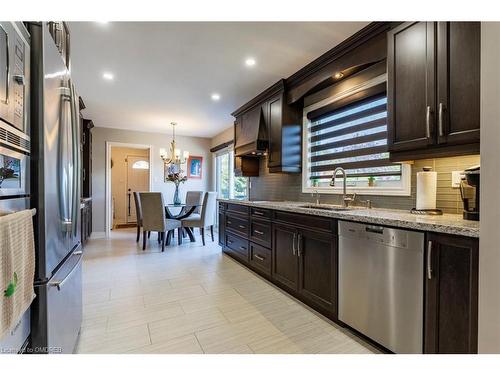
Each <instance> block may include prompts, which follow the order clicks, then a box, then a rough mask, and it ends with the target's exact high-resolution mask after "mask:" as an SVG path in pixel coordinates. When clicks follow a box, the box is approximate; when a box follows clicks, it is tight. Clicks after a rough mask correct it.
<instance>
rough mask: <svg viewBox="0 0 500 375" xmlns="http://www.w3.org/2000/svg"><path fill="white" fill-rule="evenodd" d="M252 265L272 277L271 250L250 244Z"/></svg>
mask: <svg viewBox="0 0 500 375" xmlns="http://www.w3.org/2000/svg"><path fill="white" fill-rule="evenodd" d="M250 265H252V266H254V267H255V268H256V269H258V270H260V271H262V272H264V273H266V274H267V275H271V250H269V249H266V248H265V247H262V246H260V245H257V244H254V243H250Z"/></svg>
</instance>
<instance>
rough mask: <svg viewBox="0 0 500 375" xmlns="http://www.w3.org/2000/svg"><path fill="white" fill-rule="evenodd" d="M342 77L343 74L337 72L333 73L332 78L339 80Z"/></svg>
mask: <svg viewBox="0 0 500 375" xmlns="http://www.w3.org/2000/svg"><path fill="white" fill-rule="evenodd" d="M343 76H344V73H342V72H337V73H335V75H334V76H333V77H334V78H335V79H341V78H342V77H343Z"/></svg>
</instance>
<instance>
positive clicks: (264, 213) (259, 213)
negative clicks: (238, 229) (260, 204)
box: [250, 207, 272, 219]
mask: <svg viewBox="0 0 500 375" xmlns="http://www.w3.org/2000/svg"><path fill="white" fill-rule="evenodd" d="M250 215H252V217H255V218H260V219H271V215H272V211H271V210H267V209H265V208H257V207H252V208H250Z"/></svg>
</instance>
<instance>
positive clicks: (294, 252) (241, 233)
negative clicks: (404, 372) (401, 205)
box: [219, 207, 479, 353]
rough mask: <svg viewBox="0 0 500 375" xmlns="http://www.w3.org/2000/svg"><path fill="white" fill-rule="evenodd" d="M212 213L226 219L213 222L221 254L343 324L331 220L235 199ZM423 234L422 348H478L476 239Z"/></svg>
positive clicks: (460, 350)
mask: <svg viewBox="0 0 500 375" xmlns="http://www.w3.org/2000/svg"><path fill="white" fill-rule="evenodd" d="M219 215H222V217H221V216H219V222H220V223H224V217H225V221H226V223H227V218H228V216H229V219H230V221H232V223H231V226H230V227H228V226H227V225H226V226H225V227H224V225H223V226H222V227H220V228H219V230H220V231H221V233H220V236H221V237H220V238H221V240H222V244H223V245H222V246H223V251H224V252H225V253H226V254H228V255H230V256H231V257H232V258H234V259H235V260H237V261H239V262H240V263H242V264H244V265H246V266H248V267H249V268H251V269H252V270H254V271H255V272H257V273H259V274H260V275H261V276H263V277H265V278H266V279H268V280H269V281H271V282H272V283H274V284H276V285H277V286H278V287H281V288H282V289H283V290H285V291H286V292H288V293H290V294H291V295H293V296H294V297H296V298H297V299H299V300H301V301H302V302H304V303H305V304H307V305H309V306H310V307H312V308H313V309H315V310H317V311H318V312H320V313H321V314H323V315H325V316H326V317H328V318H330V319H332V320H333V321H335V322H337V323H339V324H341V325H342V324H343V323H342V322H339V321H338V320H337V311H338V300H337V298H338V284H337V279H338V238H337V220H335V219H330V218H325V217H319V216H309V215H300V214H297V213H290V212H284V211H278V210H276V211H271V212H270V213H266V219H265V220H263V219H262V216H263V215H259V216H256V217H255V218H254V217H253V216H252V215H250V216H249V217H247V216H246V211H244V210H243V208H241V210H240V211H238V208H237V207H232V211H231V212H229V215H227V211H226V212H224V211H223V210H220V211H219ZM235 218H236V219H240V221H235V220H234V219H235ZM241 220H243V221H245V220H246V221H245V222H242V221H241ZM239 225H243V226H245V229H246V228H247V227H249V228H253V229H252V230H255V229H257V230H258V231H259V232H262V233H264V234H266V236H265V237H266V241H254V240H255V239H256V237H252V235H251V234H249V233H248V232H247V231H246V230H243V229H241V228H239ZM267 228H271V229H270V242H268V241H269V236H268V234H267V233H268V232H267V231H266V229H267ZM267 230H269V229H267ZM426 239H427V242H426V249H425V259H424V263H425V265H424V266H425V267H424V268H425V281H424V282H425V290H424V295H423V296H422V298H423V299H424V311H423V312H422V313H423V314H424V342H423V351H424V353H477V309H478V260H479V240H478V239H477V238H468V237H461V236H453V235H447V234H439V233H426ZM259 242H260V243H259ZM266 244H267V246H266ZM388 272H390V270H388ZM364 313H366V314H369V313H370V312H369V311H366V312H364Z"/></svg>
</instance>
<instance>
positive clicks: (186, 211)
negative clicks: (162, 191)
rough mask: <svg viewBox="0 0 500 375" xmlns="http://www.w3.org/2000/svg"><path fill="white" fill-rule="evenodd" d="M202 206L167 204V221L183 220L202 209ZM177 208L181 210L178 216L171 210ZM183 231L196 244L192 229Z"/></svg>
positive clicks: (186, 228)
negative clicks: (199, 208)
mask: <svg viewBox="0 0 500 375" xmlns="http://www.w3.org/2000/svg"><path fill="white" fill-rule="evenodd" d="M200 206H201V204H186V203H180V204H175V203H170V204H166V205H165V216H166V218H167V219H173V220H182V219H185V218H187V217H189V216H190V215H191V214H192V213H193V212H194V210H196V208H197V207H200ZM176 208H178V209H180V211H179V213H178V214H173V213H172V211H171V210H173V209H176ZM182 229H183V231H185V232H186V234H187V235H188V237H189V240H190V241H191V242H196V239H195V238H194V233H193V230H192V228H189V227H183V228H182ZM181 243H182V237H181Z"/></svg>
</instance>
